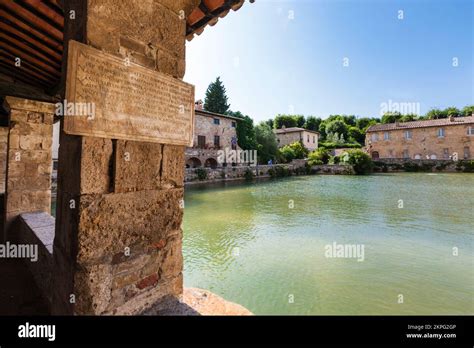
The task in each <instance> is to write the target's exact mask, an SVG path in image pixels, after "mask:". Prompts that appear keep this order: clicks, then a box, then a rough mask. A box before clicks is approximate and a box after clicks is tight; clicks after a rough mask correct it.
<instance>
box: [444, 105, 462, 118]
mask: <svg viewBox="0 0 474 348" xmlns="http://www.w3.org/2000/svg"><path fill="white" fill-rule="evenodd" d="M444 112H445V113H446V116H447V117H451V116H452V117H458V116H461V111H460V110H459V109H458V108H455V107H454V106H451V107H449V108H446V109H444Z"/></svg>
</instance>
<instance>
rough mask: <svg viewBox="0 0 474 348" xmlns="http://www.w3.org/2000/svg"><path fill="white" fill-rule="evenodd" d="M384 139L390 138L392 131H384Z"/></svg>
mask: <svg viewBox="0 0 474 348" xmlns="http://www.w3.org/2000/svg"><path fill="white" fill-rule="evenodd" d="M383 140H390V133H389V132H385V133H383Z"/></svg>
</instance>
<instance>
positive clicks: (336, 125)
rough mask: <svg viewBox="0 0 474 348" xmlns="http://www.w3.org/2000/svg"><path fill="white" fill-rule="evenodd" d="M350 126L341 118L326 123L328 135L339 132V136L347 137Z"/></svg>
mask: <svg viewBox="0 0 474 348" xmlns="http://www.w3.org/2000/svg"><path fill="white" fill-rule="evenodd" d="M347 132H348V127H347V125H346V124H345V123H344V121H342V120H341V119H335V120H334V121H330V122H329V123H327V124H326V135H328V134H330V133H332V134H335V133H337V134H338V135H339V136H342V137H344V139H347Z"/></svg>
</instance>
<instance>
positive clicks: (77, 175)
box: [53, 0, 198, 314]
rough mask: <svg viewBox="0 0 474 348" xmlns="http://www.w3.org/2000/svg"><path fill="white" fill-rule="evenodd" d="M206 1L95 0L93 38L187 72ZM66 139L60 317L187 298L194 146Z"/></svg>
mask: <svg viewBox="0 0 474 348" xmlns="http://www.w3.org/2000/svg"><path fill="white" fill-rule="evenodd" d="M197 3H198V1H195V0H192V1H191V0H189V1H169V0H162V1H158V0H130V1H115V0H88V17H87V43H88V44H89V45H91V46H93V47H95V48H98V49H102V50H104V51H107V52H109V53H111V54H115V55H117V56H121V57H123V58H124V62H125V61H126V59H130V61H131V62H134V63H137V64H140V65H143V66H145V67H148V68H150V69H154V70H157V71H160V72H162V73H165V74H168V75H171V76H174V77H176V78H182V77H183V75H184V69H185V61H184V59H185V28H186V24H185V15H187V14H188V13H189V12H190V11H191V10H192V9H193V8H194V6H196V5H197ZM181 10H183V11H184V16H183V15H182V12H181ZM60 143H61V146H60V150H59V151H60V154H59V158H60V160H59V171H58V173H59V174H58V207H59V210H58V221H57V224H56V239H55V245H54V257H55V267H56V271H55V272H56V273H57V276H56V278H55V282H56V284H55V286H54V291H55V293H54V301H53V302H54V303H53V313H61V314H72V313H76V314H139V313H141V312H143V311H144V310H146V309H147V308H148V307H150V306H152V305H153V304H154V303H156V302H157V301H159V300H161V299H164V298H166V297H170V296H171V297H179V296H181V295H182V292H183V279H182V268H183V260H182V252H181V242H182V230H181V220H182V214H183V211H182V207H183V205H182V199H183V181H184V167H185V156H184V150H185V147H184V146H172V145H166V144H156V143H146V142H138V141H124V140H113V139H101V138H94V137H79V136H68V135H65V134H64V133H61V142H60ZM71 206H74V208H71ZM71 277H72V278H71ZM71 295H74V299H75V301H74V303H71Z"/></svg>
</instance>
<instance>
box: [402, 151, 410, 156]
mask: <svg viewBox="0 0 474 348" xmlns="http://www.w3.org/2000/svg"><path fill="white" fill-rule="evenodd" d="M403 158H410V154H409V153H408V150H406V149H405V150H403Z"/></svg>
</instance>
